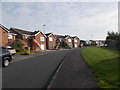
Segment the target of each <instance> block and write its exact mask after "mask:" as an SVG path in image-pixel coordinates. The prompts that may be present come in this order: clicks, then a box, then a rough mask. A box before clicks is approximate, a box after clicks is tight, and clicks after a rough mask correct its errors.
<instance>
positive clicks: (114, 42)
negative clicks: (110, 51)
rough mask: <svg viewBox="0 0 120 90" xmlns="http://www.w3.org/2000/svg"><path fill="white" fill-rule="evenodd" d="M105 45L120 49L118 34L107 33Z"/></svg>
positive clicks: (119, 35) (119, 36)
mask: <svg viewBox="0 0 120 90" xmlns="http://www.w3.org/2000/svg"><path fill="white" fill-rule="evenodd" d="M106 44H107V45H108V47H111V48H117V49H120V34H119V33H117V32H108V36H107V37H106Z"/></svg>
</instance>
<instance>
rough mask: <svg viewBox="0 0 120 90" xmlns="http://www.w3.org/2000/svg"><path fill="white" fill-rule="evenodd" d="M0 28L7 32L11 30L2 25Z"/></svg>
mask: <svg viewBox="0 0 120 90" xmlns="http://www.w3.org/2000/svg"><path fill="white" fill-rule="evenodd" d="M0 27H1V28H2V29H3V30H5V31H6V32H9V29H8V28H6V27H5V26H3V25H2V24H0Z"/></svg>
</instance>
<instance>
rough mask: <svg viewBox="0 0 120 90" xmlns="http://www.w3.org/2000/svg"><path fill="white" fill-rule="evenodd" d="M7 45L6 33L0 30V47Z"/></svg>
mask: <svg viewBox="0 0 120 90" xmlns="http://www.w3.org/2000/svg"><path fill="white" fill-rule="evenodd" d="M7 45H8V32H6V31H5V30H3V29H2V28H0V46H7Z"/></svg>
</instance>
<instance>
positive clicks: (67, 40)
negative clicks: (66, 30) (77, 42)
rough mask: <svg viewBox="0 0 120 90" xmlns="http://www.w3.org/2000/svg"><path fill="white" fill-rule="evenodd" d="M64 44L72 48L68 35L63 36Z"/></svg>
mask: <svg viewBox="0 0 120 90" xmlns="http://www.w3.org/2000/svg"><path fill="white" fill-rule="evenodd" d="M65 42H66V43H67V44H68V46H69V47H71V48H73V43H72V38H71V37H70V36H69V35H66V36H65Z"/></svg>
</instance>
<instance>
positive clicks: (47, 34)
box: [45, 33, 55, 37]
mask: <svg viewBox="0 0 120 90" xmlns="http://www.w3.org/2000/svg"><path fill="white" fill-rule="evenodd" d="M51 34H52V35H53V36H54V37H55V35H54V34H53V33H46V34H45V35H46V36H47V37H49V35H51Z"/></svg>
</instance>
